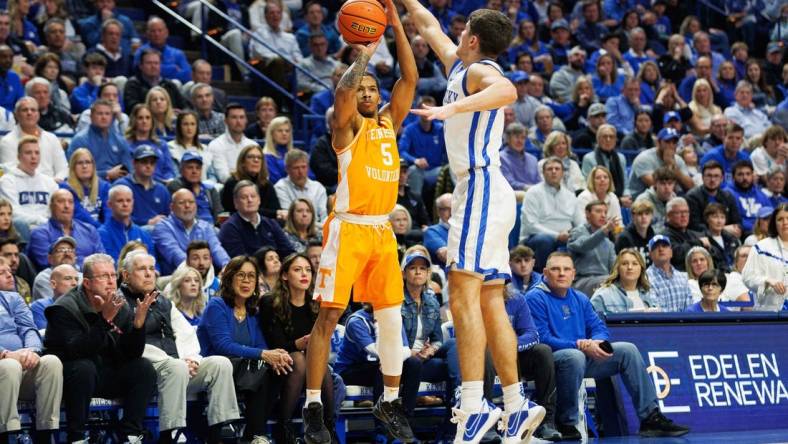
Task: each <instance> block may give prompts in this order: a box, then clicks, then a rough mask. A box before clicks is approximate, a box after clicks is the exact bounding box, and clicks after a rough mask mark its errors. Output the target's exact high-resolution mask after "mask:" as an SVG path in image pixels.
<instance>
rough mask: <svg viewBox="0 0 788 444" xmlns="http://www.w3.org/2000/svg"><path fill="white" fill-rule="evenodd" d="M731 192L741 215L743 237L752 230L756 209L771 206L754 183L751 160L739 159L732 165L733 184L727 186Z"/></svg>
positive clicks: (756, 213)
mask: <svg viewBox="0 0 788 444" xmlns="http://www.w3.org/2000/svg"><path fill="white" fill-rule="evenodd" d="M728 191H730V192H731V193H732V194H733V197H734V198H735V199H736V204H737V205H738V207H739V214H740V215H741V227H742V231H743V232H744V234H743V237H747V235H749V234H750V233H752V232H753V229H754V225H755V221H756V219H757V218H758V211H759V210H760V209H761V208H762V207H768V206H771V204H772V202H771V200H769V198H768V197H767V196H766V195H765V194H764V193H763V191H761V188H760V187H759V186H757V185H756V184H755V174H754V172H753V167H752V162H750V161H749V160H740V161H738V162H736V164H734V166H733V185H732V186H729V187H728Z"/></svg>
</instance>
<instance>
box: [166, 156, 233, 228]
mask: <svg viewBox="0 0 788 444" xmlns="http://www.w3.org/2000/svg"><path fill="white" fill-rule="evenodd" d="M203 168H204V167H203V163H202V156H200V154H199V153H198V152H196V151H186V152H185V153H183V157H181V162H180V172H181V175H180V177H178V178H176V179H175V180H172V181H171V182H170V183H168V184H167V190H168V191H170V192H171V193H174V192H176V191H178V190H180V189H181V188H186V189H188V190H191V191H192V193H194V197H195V198H196V199H197V217H198V218H200V219H202V220H204V221H206V222H208V223H209V224H214V223H215V221H216V220H217V219H218V217H219V213H221V212H222V211H223V209H222V204H221V201H220V199H219V192H218V191H216V188H215V187H214V186H213V185H212V184H210V183H206V182H202V181H201V177H202V171H203Z"/></svg>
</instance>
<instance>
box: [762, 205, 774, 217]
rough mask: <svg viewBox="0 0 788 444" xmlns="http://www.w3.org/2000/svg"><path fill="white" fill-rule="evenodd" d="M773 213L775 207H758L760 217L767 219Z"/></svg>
mask: <svg viewBox="0 0 788 444" xmlns="http://www.w3.org/2000/svg"><path fill="white" fill-rule="evenodd" d="M772 213H774V208H772V207H761V208H760V209H758V219H766V218H767V217H769V216H771V215H772Z"/></svg>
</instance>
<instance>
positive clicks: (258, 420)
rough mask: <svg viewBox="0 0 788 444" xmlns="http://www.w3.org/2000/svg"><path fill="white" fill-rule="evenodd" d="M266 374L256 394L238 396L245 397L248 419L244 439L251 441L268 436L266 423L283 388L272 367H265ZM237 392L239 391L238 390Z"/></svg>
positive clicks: (246, 392) (247, 393) (249, 393)
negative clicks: (255, 437)
mask: <svg viewBox="0 0 788 444" xmlns="http://www.w3.org/2000/svg"><path fill="white" fill-rule="evenodd" d="M265 369H266V372H265V376H264V380H263V383H262V384H260V388H259V389H257V391H256V392H252V391H243V392H239V393H238V394H239V395H240V396H241V397H243V400H244V406H245V407H246V408H245V410H244V418H245V419H246V428H245V429H244V438H245V439H250V440H251V438H252V437H254V436H263V435H266V434H267V433H266V431H267V428H266V423H267V422H268V415H269V414H270V413H271V407H272V406H273V404H274V401H275V400H276V394H277V393H279V390H280V386H281V379H280V378H279V377H277V376H276V375H275V374H274V371H273V370H271V368H270V367H265ZM236 391H237V390H236Z"/></svg>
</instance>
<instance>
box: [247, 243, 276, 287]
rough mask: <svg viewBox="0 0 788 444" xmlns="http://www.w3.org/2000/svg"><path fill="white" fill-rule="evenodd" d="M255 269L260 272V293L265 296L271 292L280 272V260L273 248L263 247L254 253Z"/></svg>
mask: <svg viewBox="0 0 788 444" xmlns="http://www.w3.org/2000/svg"><path fill="white" fill-rule="evenodd" d="M254 258H255V260H256V261H257V268H258V269H259V270H260V280H259V282H258V285H259V286H260V292H261V293H263V294H265V293H268V292H269V291H271V290H273V289H274V287H275V286H276V283H277V282H278V280H279V272H280V271H281V270H282V260H281V259H280V258H279V253H277V251H276V249H275V248H274V247H263V248H261V249H259V250H257V251H256V252H255V253H254Z"/></svg>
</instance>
